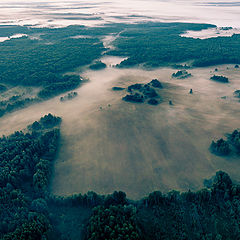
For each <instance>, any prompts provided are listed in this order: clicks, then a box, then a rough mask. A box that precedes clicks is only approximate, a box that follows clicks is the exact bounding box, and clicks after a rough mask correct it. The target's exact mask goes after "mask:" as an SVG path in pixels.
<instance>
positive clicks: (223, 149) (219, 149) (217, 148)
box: [210, 138, 231, 156]
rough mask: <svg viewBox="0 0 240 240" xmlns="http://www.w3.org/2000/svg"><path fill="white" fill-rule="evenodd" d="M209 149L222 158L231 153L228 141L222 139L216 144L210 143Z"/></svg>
mask: <svg viewBox="0 0 240 240" xmlns="http://www.w3.org/2000/svg"><path fill="white" fill-rule="evenodd" d="M210 149H211V151H212V152H213V153H215V154H217V155H222V156H225V155H228V154H229V153H230V152H231V150H230V145H229V143H228V141H226V140H224V139H222V138H221V139H219V140H217V141H216V142H215V141H212V143H211V146H210Z"/></svg>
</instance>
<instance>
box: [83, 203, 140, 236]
mask: <svg viewBox="0 0 240 240" xmlns="http://www.w3.org/2000/svg"><path fill="white" fill-rule="evenodd" d="M87 239H89V240H108V239H109V240H110V239H111V240H113V239H117V240H118V239H121V240H124V239H126V240H134V239H140V238H139V235H138V232H137V228H136V208H135V207H134V206H132V205H128V206H122V205H117V206H110V207H109V208H105V207H102V206H99V207H96V208H94V209H93V215H92V217H91V218H90V221H89V225H88V236H87Z"/></svg>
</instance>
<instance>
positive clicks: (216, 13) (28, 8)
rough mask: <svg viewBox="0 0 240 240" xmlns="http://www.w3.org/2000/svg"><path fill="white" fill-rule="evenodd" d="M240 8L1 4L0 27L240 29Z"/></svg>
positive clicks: (216, 2) (135, 0) (175, 2)
mask: <svg viewBox="0 0 240 240" xmlns="http://www.w3.org/2000/svg"><path fill="white" fill-rule="evenodd" d="M239 12H240V4H239V2H236V1H227V2H226V1H223V0H211V1H206V0H205V1H204V0H202V1H201V0H192V1H189V0H148V1H146V0H131V1H130V0H104V1H102V0H92V1H90V2H89V1H81V0H80V1H79V0H69V1H63V0H48V1H39V0H31V1H26V0H13V1H8V0H1V3H0V24H19V25H26V24H27V25H35V26H49V27H61V26H67V25H71V24H84V25H88V26H92V25H99V24H103V23H109V22H137V21H149V20H152V21H167V22H169V21H170V22H173V21H181V22H197V23H199V22H200V23H212V24H216V25H217V26H219V27H222V26H232V27H240V21H239V20H240V15H239Z"/></svg>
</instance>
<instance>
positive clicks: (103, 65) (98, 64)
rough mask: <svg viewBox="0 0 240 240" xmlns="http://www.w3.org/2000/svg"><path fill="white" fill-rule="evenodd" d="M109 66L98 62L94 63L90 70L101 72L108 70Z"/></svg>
mask: <svg viewBox="0 0 240 240" xmlns="http://www.w3.org/2000/svg"><path fill="white" fill-rule="evenodd" d="M106 67H107V65H106V64H105V63H103V62H101V61H96V62H95V63H93V64H92V65H90V67H89V68H90V69H91V70H101V69H104V68H106Z"/></svg>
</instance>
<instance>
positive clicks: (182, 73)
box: [172, 70, 192, 79]
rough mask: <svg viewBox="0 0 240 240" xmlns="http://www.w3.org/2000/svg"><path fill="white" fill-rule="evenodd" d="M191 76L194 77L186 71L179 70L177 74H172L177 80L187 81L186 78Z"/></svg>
mask: <svg viewBox="0 0 240 240" xmlns="http://www.w3.org/2000/svg"><path fill="white" fill-rule="evenodd" d="M191 76H192V74H191V73H188V72H187V71H186V70H179V71H177V72H176V73H173V74H172V77H173V78H177V79H185V78H189V77H191Z"/></svg>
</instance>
